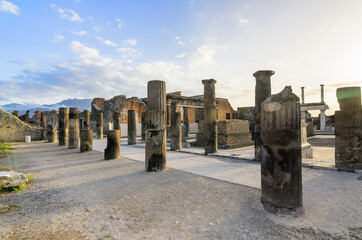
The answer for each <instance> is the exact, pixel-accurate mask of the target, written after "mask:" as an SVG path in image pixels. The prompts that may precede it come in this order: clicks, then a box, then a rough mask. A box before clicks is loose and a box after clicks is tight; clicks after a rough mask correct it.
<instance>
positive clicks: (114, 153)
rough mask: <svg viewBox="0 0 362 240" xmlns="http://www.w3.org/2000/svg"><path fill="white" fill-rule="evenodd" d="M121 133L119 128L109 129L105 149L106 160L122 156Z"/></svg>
mask: <svg viewBox="0 0 362 240" xmlns="http://www.w3.org/2000/svg"><path fill="white" fill-rule="evenodd" d="M120 136H121V134H120V131H119V130H109V131H108V133H107V148H106V149H105V150H104V160H111V159H117V158H119V157H120V147H121V146H120V144H121V137H120Z"/></svg>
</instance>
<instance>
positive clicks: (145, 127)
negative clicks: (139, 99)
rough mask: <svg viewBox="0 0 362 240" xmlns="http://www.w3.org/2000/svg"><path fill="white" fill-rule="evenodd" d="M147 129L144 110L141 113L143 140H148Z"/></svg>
mask: <svg viewBox="0 0 362 240" xmlns="http://www.w3.org/2000/svg"><path fill="white" fill-rule="evenodd" d="M146 129H147V123H146V112H143V113H142V115H141V138H142V141H145V140H146Z"/></svg>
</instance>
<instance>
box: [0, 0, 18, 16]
mask: <svg viewBox="0 0 362 240" xmlns="http://www.w3.org/2000/svg"><path fill="white" fill-rule="evenodd" d="M0 10H1V11H3V12H10V13H13V14H15V15H19V14H20V9H19V8H18V6H16V5H15V4H12V3H11V2H7V1H5V0H1V1H0Z"/></svg>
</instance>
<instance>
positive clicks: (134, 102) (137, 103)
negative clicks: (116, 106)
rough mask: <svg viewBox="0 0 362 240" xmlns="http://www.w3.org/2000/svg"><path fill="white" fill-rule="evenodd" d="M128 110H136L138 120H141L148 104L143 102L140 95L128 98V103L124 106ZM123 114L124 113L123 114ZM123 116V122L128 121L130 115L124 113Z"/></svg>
mask: <svg viewBox="0 0 362 240" xmlns="http://www.w3.org/2000/svg"><path fill="white" fill-rule="evenodd" d="M124 108H125V109H127V110H134V111H135V112H136V122H138V123H140V122H141V120H142V119H141V116H142V113H143V112H146V104H145V103H144V102H142V101H141V100H140V99H139V98H138V97H131V98H127V100H126V104H125V106H124ZM121 115H122V114H121ZM121 118H122V123H127V122H128V116H127V115H124V116H123V117H122V116H121Z"/></svg>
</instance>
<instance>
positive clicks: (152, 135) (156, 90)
mask: <svg viewBox="0 0 362 240" xmlns="http://www.w3.org/2000/svg"><path fill="white" fill-rule="evenodd" d="M147 97H148V111H147V116H146V122H147V132H146V135H147V136H146V161H145V164H146V166H145V167H146V171H148V172H151V171H152V172H155V171H162V170H165V168H166V113H167V110H166V83H165V82H164V81H157V80H154V81H149V82H148V84H147Z"/></svg>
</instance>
